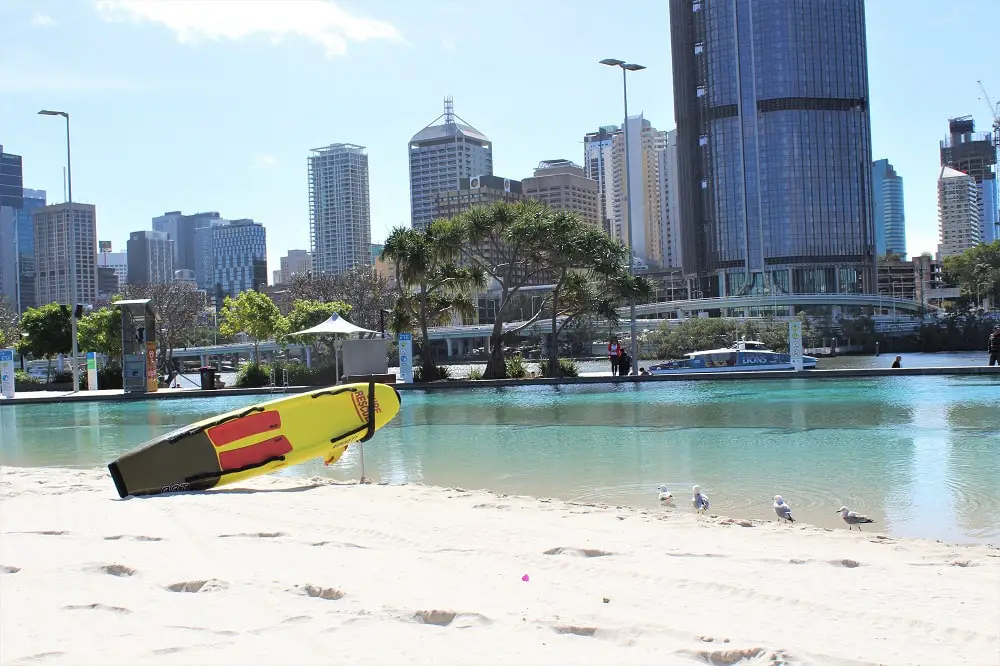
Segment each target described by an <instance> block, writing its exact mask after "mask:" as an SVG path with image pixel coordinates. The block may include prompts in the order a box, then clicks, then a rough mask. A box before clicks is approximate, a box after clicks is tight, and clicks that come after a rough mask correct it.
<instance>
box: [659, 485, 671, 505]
mask: <svg viewBox="0 0 1000 666" xmlns="http://www.w3.org/2000/svg"><path fill="white" fill-rule="evenodd" d="M659 498H660V501H661V502H672V501H673V499H674V496H673V495H672V494H671V493H670V491H669V490H667V487H666V486H660V495H659Z"/></svg>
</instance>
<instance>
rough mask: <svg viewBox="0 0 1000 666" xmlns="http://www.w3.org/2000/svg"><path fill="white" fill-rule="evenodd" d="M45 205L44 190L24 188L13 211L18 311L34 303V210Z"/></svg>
mask: <svg viewBox="0 0 1000 666" xmlns="http://www.w3.org/2000/svg"><path fill="white" fill-rule="evenodd" d="M44 205H45V190H29V189H27V188H25V189H24V197H23V198H22V199H21V209H20V210H15V211H14V225H15V228H16V232H17V238H16V239H15V240H16V243H17V273H18V274H17V280H18V291H17V296H18V301H17V304H16V305H17V308H18V311H20V312H24V311H25V310H27V309H28V308H33V307H35V306H36V303H35V218H34V213H35V211H36V210H38V209H39V208H41V207H42V206H44Z"/></svg>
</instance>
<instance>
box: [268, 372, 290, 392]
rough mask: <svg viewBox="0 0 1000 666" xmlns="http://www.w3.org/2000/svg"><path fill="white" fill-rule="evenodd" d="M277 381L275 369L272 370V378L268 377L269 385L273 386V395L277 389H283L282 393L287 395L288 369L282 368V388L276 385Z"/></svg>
mask: <svg viewBox="0 0 1000 666" xmlns="http://www.w3.org/2000/svg"><path fill="white" fill-rule="evenodd" d="M275 379H277V377H276V373H275V370H274V368H271V372H270V376H269V377H268V380H269V384H270V386H271V393H274V390H275V389H276V388H281V392H282V393H286V392H287V391H288V368H282V369H281V386H280V387H278V386H277V385H276V384H275Z"/></svg>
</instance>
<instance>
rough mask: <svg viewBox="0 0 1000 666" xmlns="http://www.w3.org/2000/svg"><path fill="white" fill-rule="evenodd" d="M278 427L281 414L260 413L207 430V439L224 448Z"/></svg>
mask: <svg viewBox="0 0 1000 666" xmlns="http://www.w3.org/2000/svg"><path fill="white" fill-rule="evenodd" d="M280 427H281V414H279V413H278V412H260V413H258V414H250V415H248V416H244V417H243V418H241V419H236V420H235V421H229V422H227V423H222V424H220V425H217V426H214V427H212V428H209V429H208V438H209V439H211V440H212V444H215V446H217V447H218V446H225V445H226V444H232V443H233V442H235V441H237V440H240V439H243V438H245V437H249V436H250V435H259V434H261V433H265V432H267V431H268V430H277V429H278V428H280Z"/></svg>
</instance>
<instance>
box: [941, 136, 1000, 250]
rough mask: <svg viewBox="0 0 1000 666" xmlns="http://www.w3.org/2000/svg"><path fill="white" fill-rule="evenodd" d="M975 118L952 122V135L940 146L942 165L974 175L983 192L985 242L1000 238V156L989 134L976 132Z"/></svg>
mask: <svg viewBox="0 0 1000 666" xmlns="http://www.w3.org/2000/svg"><path fill="white" fill-rule="evenodd" d="M975 129H976V122H975V121H974V120H973V119H972V116H963V117H961V118H952V119H950V120H949V121H948V136H947V138H945V139H944V140H943V141H941V143H940V151H941V166H947V167H951V168H952V169H955V170H956V171H961V172H962V173H965V174H968V175H970V176H972V178H973V179H974V180H975V181H976V188H977V189H978V191H979V194H978V197H979V220H980V222H979V224H980V227H981V236H982V239H983V242H984V243H992V242H993V241H995V240H997V239H1000V201H998V196H1000V193H998V191H997V172H996V166H997V153H996V150H995V148H994V144H993V139H994V138H995V137H993V136H992V135H990V134H989V133H988V132H976V131H975Z"/></svg>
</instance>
